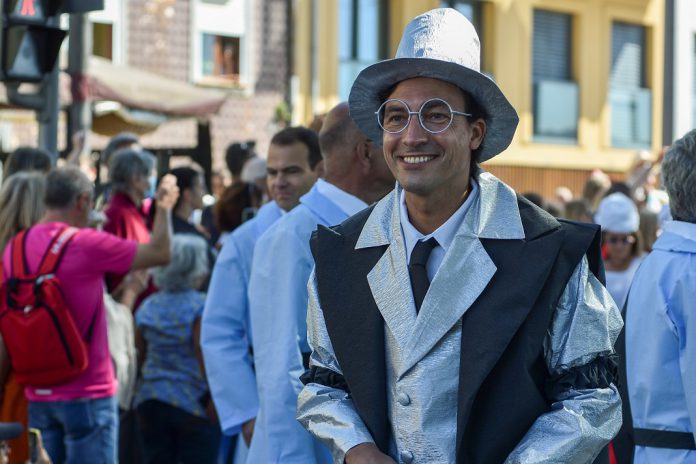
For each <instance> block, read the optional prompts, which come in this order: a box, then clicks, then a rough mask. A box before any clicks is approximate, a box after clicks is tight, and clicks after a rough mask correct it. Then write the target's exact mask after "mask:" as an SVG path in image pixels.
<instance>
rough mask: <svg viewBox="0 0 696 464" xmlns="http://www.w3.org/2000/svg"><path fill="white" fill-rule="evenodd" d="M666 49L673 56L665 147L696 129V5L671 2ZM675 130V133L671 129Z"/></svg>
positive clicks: (688, 1)
mask: <svg viewBox="0 0 696 464" xmlns="http://www.w3.org/2000/svg"><path fill="white" fill-rule="evenodd" d="M665 3H666V4H667V5H668V15H669V16H668V17H667V18H666V23H667V40H668V41H669V40H671V43H670V44H667V47H666V50H667V51H670V46H671V50H672V54H671V56H670V57H669V58H670V59H668V60H666V61H665V76H666V78H665V79H666V83H667V85H666V86H665V88H666V91H665V108H666V111H665V116H666V117H668V118H670V119H669V123H670V124H668V125H667V129H668V130H667V131H665V144H668V143H670V142H671V141H672V140H675V139H677V138H679V137H681V136H683V135H684V134H685V133H687V132H688V131H690V130H691V129H693V128H695V127H696V2H694V1H692V0H667V1H666V2H665ZM669 129H671V130H669Z"/></svg>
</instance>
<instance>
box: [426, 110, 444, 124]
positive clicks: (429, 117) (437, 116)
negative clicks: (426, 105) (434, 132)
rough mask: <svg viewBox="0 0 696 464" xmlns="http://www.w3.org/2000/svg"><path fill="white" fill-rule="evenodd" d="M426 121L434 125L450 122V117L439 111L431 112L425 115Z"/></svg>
mask: <svg viewBox="0 0 696 464" xmlns="http://www.w3.org/2000/svg"><path fill="white" fill-rule="evenodd" d="M425 119H426V121H430V122H434V123H443V122H447V121H449V115H448V114H447V113H441V112H439V111H429V112H427V113H426V114H425Z"/></svg>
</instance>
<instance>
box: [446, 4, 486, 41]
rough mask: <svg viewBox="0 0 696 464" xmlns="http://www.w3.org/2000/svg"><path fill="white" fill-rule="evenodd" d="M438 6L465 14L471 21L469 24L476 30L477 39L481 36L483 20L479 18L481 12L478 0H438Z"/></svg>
mask: <svg viewBox="0 0 696 464" xmlns="http://www.w3.org/2000/svg"><path fill="white" fill-rule="evenodd" d="M440 8H454V9H455V10H457V11H459V12H460V13H461V14H463V15H464V16H466V17H467V18H468V19H469V21H471V24H473V25H474V28H475V29H476V32H478V35H479V39H480V38H481V35H482V34H481V27H482V25H483V21H482V20H481V17H482V12H481V1H480V0H459V1H456V0H443V1H441V2H440Z"/></svg>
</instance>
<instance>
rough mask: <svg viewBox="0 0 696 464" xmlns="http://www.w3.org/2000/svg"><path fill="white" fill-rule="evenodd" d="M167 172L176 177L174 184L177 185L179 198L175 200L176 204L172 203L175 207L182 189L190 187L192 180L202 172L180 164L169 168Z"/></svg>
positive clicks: (177, 204)
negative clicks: (177, 166)
mask: <svg viewBox="0 0 696 464" xmlns="http://www.w3.org/2000/svg"><path fill="white" fill-rule="evenodd" d="M169 174H171V175H173V176H174V177H176V186H177V187H179V198H178V199H177V200H176V205H174V209H176V208H177V207H178V206H179V204H180V203H181V198H182V193H183V192H184V190H188V189H191V188H192V187H193V183H194V181H195V180H196V179H198V178H200V177H201V175H202V173H201V172H200V171H197V170H196V169H193V168H191V167H188V166H182V167H179V168H174V169H172V170H170V171H169Z"/></svg>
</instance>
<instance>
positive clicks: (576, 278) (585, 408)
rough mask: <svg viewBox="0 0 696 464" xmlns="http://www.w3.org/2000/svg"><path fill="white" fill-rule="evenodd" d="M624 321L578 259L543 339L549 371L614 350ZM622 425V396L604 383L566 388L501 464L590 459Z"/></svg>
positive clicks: (577, 364) (579, 364) (580, 363)
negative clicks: (587, 387) (600, 386)
mask: <svg viewBox="0 0 696 464" xmlns="http://www.w3.org/2000/svg"><path fill="white" fill-rule="evenodd" d="M622 325H623V322H622V318H621V314H620V312H619V310H618V308H617V307H616V304H615V303H614V300H613V299H612V298H611V296H610V295H609V293H608V292H607V290H606V288H604V286H603V285H602V284H601V283H600V282H599V281H598V280H597V278H596V277H595V276H594V275H593V274H592V272H590V269H589V266H588V263H587V258H583V260H582V262H580V264H578V266H577V267H576V269H575V271H574V272H573V275H572V276H571V278H570V280H569V281H568V284H567V285H566V288H565V290H564V292H563V295H562V296H561V299H560V301H559V303H558V306H557V307H556V311H555V313H554V317H553V320H552V322H551V325H550V327H549V330H548V333H547V336H546V339H545V341H544V354H545V359H546V364H547V367H548V369H549V372H550V373H551V374H562V373H563V372H566V371H568V370H569V369H572V368H577V367H582V366H584V365H586V364H588V363H591V362H592V361H594V360H595V359H597V358H598V357H600V356H608V355H611V354H613V352H614V342H615V341H616V338H617V337H618V335H619V332H620V331H621V327H622ZM620 427H621V399H620V397H619V393H618V391H617V389H616V386H615V385H614V384H610V385H609V386H608V387H607V388H590V389H579V390H575V389H572V388H571V389H568V390H565V391H563V392H562V393H560V394H559V395H558V397H556V398H553V403H552V405H551V411H549V412H547V413H546V414H543V415H542V416H540V417H539V418H538V419H537V420H536V421H535V422H534V424H533V425H532V427H531V428H530V430H529V431H528V432H527V434H526V435H525V436H524V438H523V439H522V441H521V442H520V443H519V444H518V445H517V447H516V448H515V449H514V450H513V452H512V453H511V454H510V456H508V458H507V460H506V461H505V463H506V464H513V463H514V464H518V463H519V464H522V463H524V464H537V463H565V464H568V463H578V464H580V463H591V462H593V461H594V459H595V458H596V457H597V455H598V454H599V452H600V451H601V450H602V448H603V447H604V446H606V445H607V444H608V443H609V441H610V440H611V439H612V438H613V437H614V436H615V435H616V434H617V433H618V431H619V428H620Z"/></svg>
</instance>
